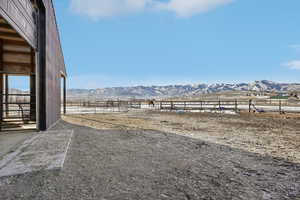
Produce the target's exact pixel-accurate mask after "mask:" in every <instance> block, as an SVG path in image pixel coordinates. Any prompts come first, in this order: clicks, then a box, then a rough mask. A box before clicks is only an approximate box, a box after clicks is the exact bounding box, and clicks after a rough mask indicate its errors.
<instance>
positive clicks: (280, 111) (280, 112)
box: [279, 100, 282, 114]
mask: <svg viewBox="0 0 300 200" xmlns="http://www.w3.org/2000/svg"><path fill="white" fill-rule="evenodd" d="M279 114H282V110H281V100H279Z"/></svg>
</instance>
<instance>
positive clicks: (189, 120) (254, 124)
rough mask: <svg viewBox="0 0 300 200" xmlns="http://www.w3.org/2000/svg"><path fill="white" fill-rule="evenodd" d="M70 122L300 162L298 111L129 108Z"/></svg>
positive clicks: (66, 117) (75, 118)
mask: <svg viewBox="0 0 300 200" xmlns="http://www.w3.org/2000/svg"><path fill="white" fill-rule="evenodd" d="M64 119H65V120H66V121H68V122H71V123H76V124H80V125H84V126H89V127H93V128H97V129H104V130H105V129H109V130H111V129H116V130H119V129H122V130H123V129H124V130H129V129H130V130H131V129H142V130H157V131H163V132H168V133H175V134H179V135H184V136H187V137H191V138H196V139H201V140H204V141H208V142H213V143H217V144H223V145H227V146H230V147H233V148H238V149H242V150H245V151H249V152H254V153H259V154H262V155H270V156H272V157H278V158H283V159H286V160H289V161H291V162H295V163H300V152H299V149H300V121H299V119H300V117H299V115H292V114H291V115H278V114H272V113H268V114H251V115H250V114H248V113H241V114H239V115H226V114H213V113H174V112H155V111H148V112H127V113H105V114H104V113H103V114H87V115H68V116H65V117H64Z"/></svg>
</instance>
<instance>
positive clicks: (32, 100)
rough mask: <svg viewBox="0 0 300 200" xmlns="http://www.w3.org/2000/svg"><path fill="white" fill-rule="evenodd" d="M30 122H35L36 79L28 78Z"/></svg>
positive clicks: (33, 77)
mask: <svg viewBox="0 0 300 200" xmlns="http://www.w3.org/2000/svg"><path fill="white" fill-rule="evenodd" d="M30 120H31V121H36V78H35V75H31V76H30Z"/></svg>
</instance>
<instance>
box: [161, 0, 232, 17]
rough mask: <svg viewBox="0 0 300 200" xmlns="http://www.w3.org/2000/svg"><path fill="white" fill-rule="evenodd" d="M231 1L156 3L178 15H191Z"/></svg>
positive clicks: (199, 0) (191, 0) (198, 0)
mask: <svg viewBox="0 0 300 200" xmlns="http://www.w3.org/2000/svg"><path fill="white" fill-rule="evenodd" d="M232 2H233V0H170V1H169V2H166V3H164V2H162V3H158V4H157V7H158V8H159V9H161V10H167V11H172V12H174V13H176V14H177V15H178V16H179V17H191V16H193V15H195V14H198V13H204V12H207V11H210V10H212V9H214V8H216V7H219V6H222V5H225V4H229V3H232Z"/></svg>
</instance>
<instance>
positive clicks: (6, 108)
mask: <svg viewBox="0 0 300 200" xmlns="http://www.w3.org/2000/svg"><path fill="white" fill-rule="evenodd" d="M8 101H9V79H8V75H5V116H6V117H8V116H9V104H8Z"/></svg>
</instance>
